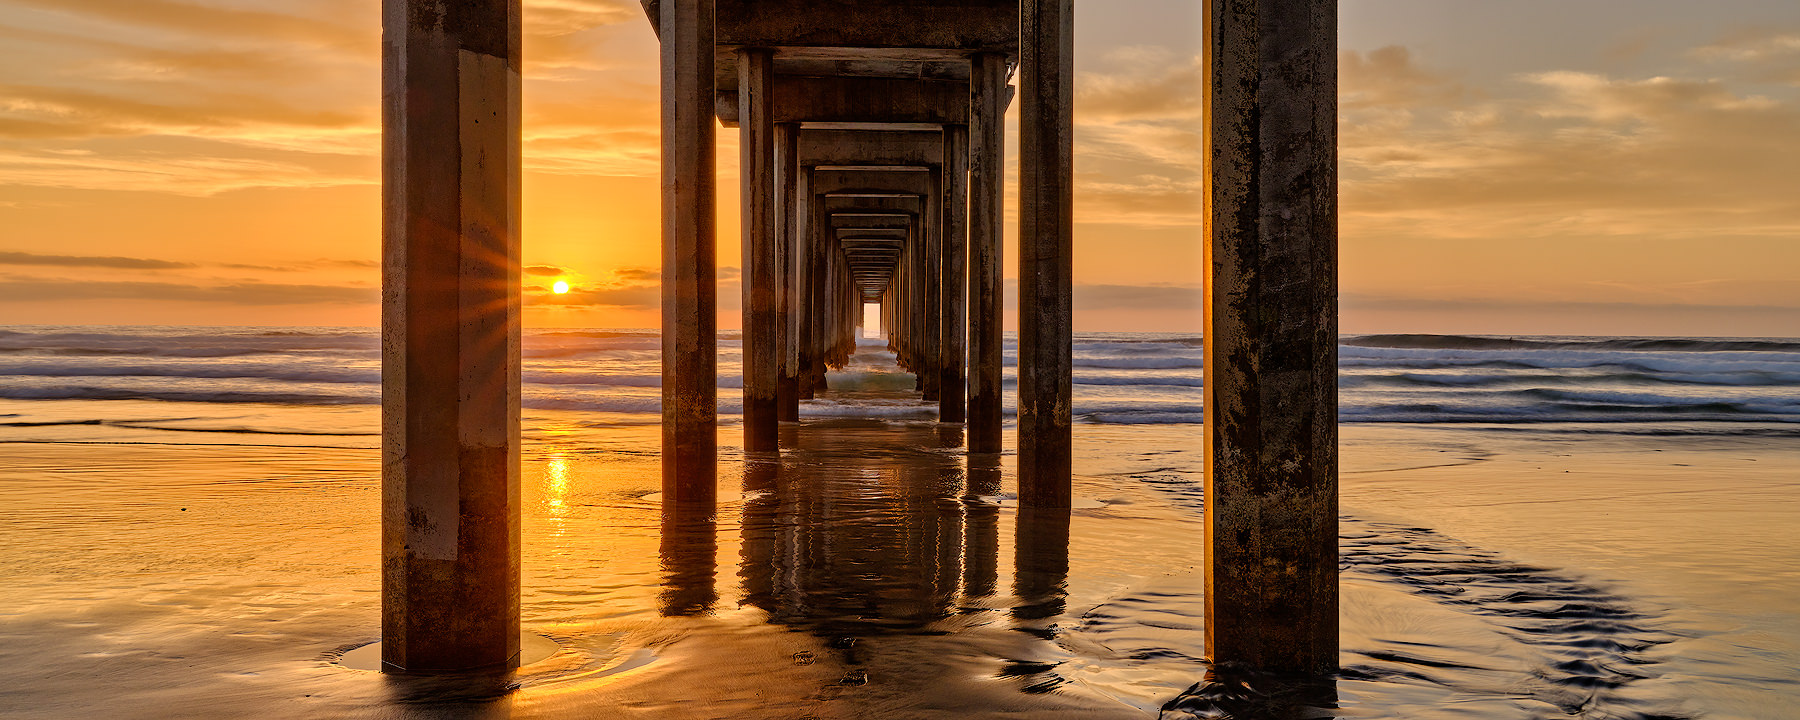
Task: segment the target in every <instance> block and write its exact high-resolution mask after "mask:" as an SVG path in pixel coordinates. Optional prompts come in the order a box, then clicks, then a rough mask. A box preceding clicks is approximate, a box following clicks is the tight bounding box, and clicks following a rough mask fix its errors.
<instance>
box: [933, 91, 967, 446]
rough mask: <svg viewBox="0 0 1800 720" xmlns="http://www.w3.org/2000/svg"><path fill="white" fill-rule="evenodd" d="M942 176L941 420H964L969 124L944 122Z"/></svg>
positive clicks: (939, 400) (939, 397) (939, 390)
mask: <svg viewBox="0 0 1800 720" xmlns="http://www.w3.org/2000/svg"><path fill="white" fill-rule="evenodd" d="M943 167H944V175H943V177H944V181H943V190H944V193H943V196H944V200H943V207H944V220H943V238H944V240H943V265H942V267H943V269H944V281H943V293H944V295H943V297H944V300H943V303H944V305H943V307H944V312H943V335H942V340H940V341H939V345H940V347H941V348H942V356H943V368H942V373H943V374H942V376H941V377H942V379H941V380H940V381H939V382H938V393H939V395H938V420H939V421H941V422H947V423H959V422H962V421H963V419H964V417H965V408H966V407H967V402H966V399H965V392H966V391H965V389H964V383H963V366H964V363H965V362H966V359H967V356H968V352H969V343H968V309H969V303H968V296H967V295H966V294H965V292H966V288H965V276H967V274H968V245H969V242H968V238H969V230H968V228H969V223H968V215H969V213H968V209H969V202H968V201H969V198H968V193H969V128H968V126H966V125H945V126H944V164H943Z"/></svg>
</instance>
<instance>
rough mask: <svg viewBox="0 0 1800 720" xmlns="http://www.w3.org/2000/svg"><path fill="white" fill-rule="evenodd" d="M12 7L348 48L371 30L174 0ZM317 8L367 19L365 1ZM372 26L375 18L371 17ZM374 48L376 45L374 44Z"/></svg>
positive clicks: (62, 1)
mask: <svg viewBox="0 0 1800 720" xmlns="http://www.w3.org/2000/svg"><path fill="white" fill-rule="evenodd" d="M8 2H9V3H11V4H13V5H22V6H26V7H36V8H40V9H44V10H50V11H53V12H60V13H66V14H70V15H79V16H84V17H87V18H91V19H94V20H100V21H104V22H107V23H111V24H114V25H120V26H125V27H135V28H146V29H155V30H163V31H170V32H176V33H181V34H185V35H195V36H201V37H233V38H246V39H257V40H265V41H268V40H273V41H280V42H299V43H306V44H311V45H316V46H324V47H335V48H346V47H354V46H357V45H359V44H363V43H364V42H365V41H366V39H367V38H368V37H369V35H370V34H371V32H370V30H369V29H367V28H362V27H357V26H355V25H347V24H342V23H336V22H330V21H325V20H320V19H318V18H314V17H305V16H298V15H294V14H290V13H276V12H267V11H262V10H247V9H239V8H229V7H219V6H215V5H201V4H195V3H184V2H175V1H174V0H8ZM308 4H309V5H315V6H317V7H318V9H319V10H322V11H326V12H330V11H331V10H339V11H348V12H341V13H335V15H336V16H337V17H354V18H365V19H367V18H368V17H369V16H368V13H366V12H363V13H359V12H354V10H359V9H364V3H360V2H356V3H353V2H346V1H344V0H336V1H334V2H319V1H318V0H312V2H309V3H308ZM368 24H369V25H373V24H374V22H373V20H372V19H371V20H368ZM370 49H371V50H372V49H373V48H370Z"/></svg>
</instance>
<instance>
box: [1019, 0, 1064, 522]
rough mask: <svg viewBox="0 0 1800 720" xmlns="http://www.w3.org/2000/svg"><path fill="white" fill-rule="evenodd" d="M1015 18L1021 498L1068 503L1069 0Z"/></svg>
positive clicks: (1030, 4)
mask: <svg viewBox="0 0 1800 720" xmlns="http://www.w3.org/2000/svg"><path fill="white" fill-rule="evenodd" d="M1019 19H1020V30H1019V504H1020V505H1029V506H1032V507H1043V508H1066V507H1069V454H1070V423H1071V420H1072V416H1071V413H1070V409H1069V394H1070V390H1071V383H1070V380H1069V372H1070V370H1071V354H1072V352H1073V348H1072V342H1073V340H1072V336H1071V322H1072V320H1073V318H1072V315H1071V303H1070V295H1071V292H1072V287H1071V284H1072V280H1071V278H1072V274H1073V271H1074V248H1075V245H1074V242H1073V240H1074V220H1073V217H1074V216H1073V213H1072V208H1073V203H1074V145H1073V140H1074V115H1073V110H1074V102H1075V93H1074V89H1075V67H1074V19H1075V16H1074V0H1024V2H1023V5H1022V9H1021V12H1020V15H1019Z"/></svg>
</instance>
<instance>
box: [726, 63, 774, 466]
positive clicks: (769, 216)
mask: <svg viewBox="0 0 1800 720" xmlns="http://www.w3.org/2000/svg"><path fill="white" fill-rule="evenodd" d="M774 62H775V53H774V52H773V51H771V50H768V49H766V48H743V49H740V50H738V53H737V69H738V113H739V120H738V123H739V124H738V132H739V142H738V145H739V147H740V148H741V152H740V155H741V162H740V163H739V167H740V168H741V170H740V177H739V182H738V184H739V186H740V187H741V188H742V192H741V197H742V201H741V207H742V211H743V257H744V265H743V272H744V282H743V294H744V301H743V306H744V309H743V313H744V320H743V331H742V333H740V337H741V338H742V343H743V358H744V360H743V368H744V450H746V451H749V452H763V451H770V450H775V449H777V445H778V443H777V439H778V437H779V433H778V431H779V429H780V421H779V420H778V419H777V416H776V405H775V400H776V394H777V391H776V386H777V385H778V384H779V383H780V381H781V355H782V353H781V328H780V324H779V323H780V294H779V288H778V287H777V280H778V278H777V274H776V265H775V259H776V258H775V256H776V248H775V243H776V237H777V235H778V234H779V233H780V226H779V225H778V224H777V221H778V218H776V215H775V200H776V195H775V191H776V185H775V123H774V121H773V115H772V114H771V109H772V108H771V106H770V102H769V99H770V98H769V84H770V79H771V77H770V76H771V75H773V73H774Z"/></svg>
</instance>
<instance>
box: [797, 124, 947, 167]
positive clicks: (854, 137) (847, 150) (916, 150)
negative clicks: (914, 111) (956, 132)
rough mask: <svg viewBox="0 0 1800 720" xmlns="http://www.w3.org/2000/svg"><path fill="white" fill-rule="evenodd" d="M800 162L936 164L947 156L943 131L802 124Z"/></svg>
mask: <svg viewBox="0 0 1800 720" xmlns="http://www.w3.org/2000/svg"><path fill="white" fill-rule="evenodd" d="M799 147H800V149H799V152H798V153H797V154H798V155H799V156H800V166H801V167H819V166H840V167H849V166H886V167H936V166H938V165H940V164H942V162H943V158H944V134H943V133H942V132H941V131H939V130H938V129H937V128H933V129H932V130H931V131H929V132H917V131H875V130H816V129H807V128H806V127H805V126H801V130H800V141H799Z"/></svg>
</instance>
